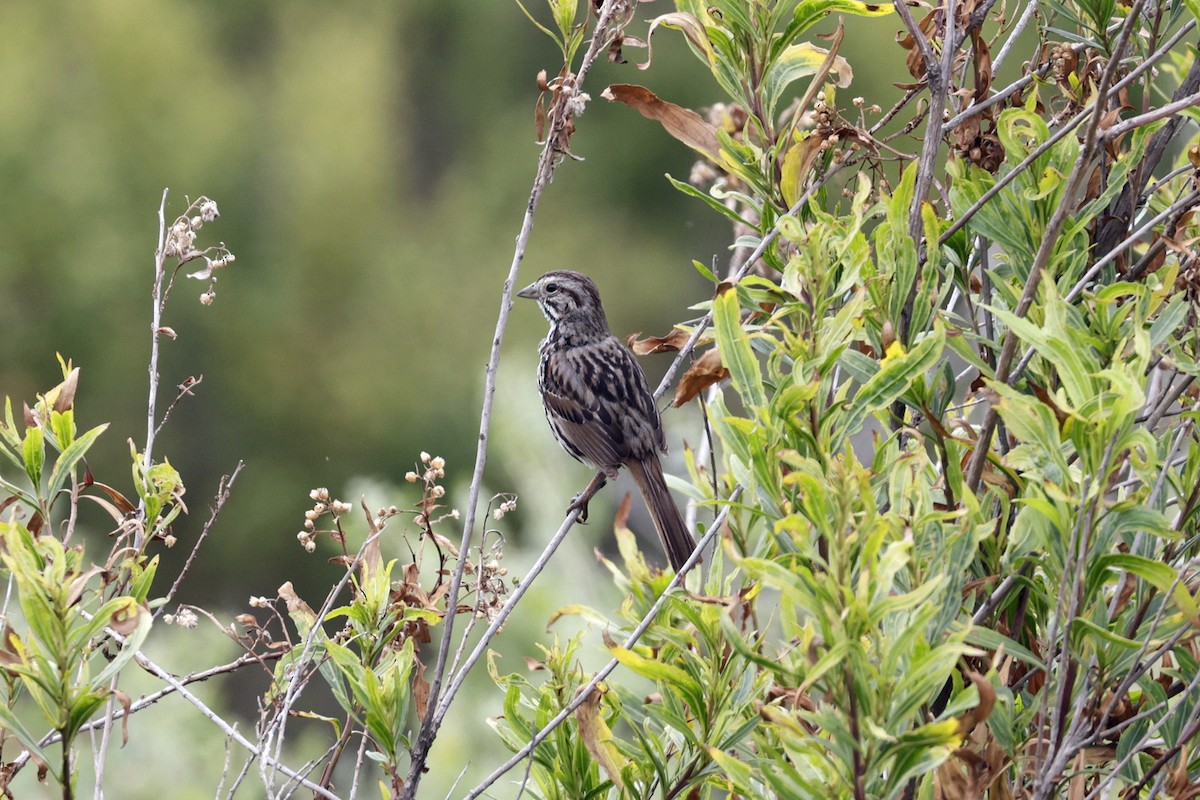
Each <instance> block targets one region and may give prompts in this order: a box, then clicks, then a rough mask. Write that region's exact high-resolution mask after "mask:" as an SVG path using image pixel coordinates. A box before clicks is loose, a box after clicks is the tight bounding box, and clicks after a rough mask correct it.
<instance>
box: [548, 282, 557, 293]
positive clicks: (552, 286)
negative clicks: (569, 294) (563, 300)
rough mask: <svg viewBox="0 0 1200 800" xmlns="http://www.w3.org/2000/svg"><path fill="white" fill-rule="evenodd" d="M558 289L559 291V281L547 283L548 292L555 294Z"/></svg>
mask: <svg viewBox="0 0 1200 800" xmlns="http://www.w3.org/2000/svg"><path fill="white" fill-rule="evenodd" d="M557 291H558V284H557V283H547V284H546V294H554V293H555V292H557Z"/></svg>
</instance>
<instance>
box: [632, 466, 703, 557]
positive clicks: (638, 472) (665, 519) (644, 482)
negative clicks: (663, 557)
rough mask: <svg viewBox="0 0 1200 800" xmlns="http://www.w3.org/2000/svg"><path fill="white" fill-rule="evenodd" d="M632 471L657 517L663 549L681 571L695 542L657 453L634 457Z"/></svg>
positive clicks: (693, 548) (655, 523)
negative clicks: (672, 493) (664, 476)
mask: <svg viewBox="0 0 1200 800" xmlns="http://www.w3.org/2000/svg"><path fill="white" fill-rule="evenodd" d="M629 474H630V475H632V476H633V480H634V483H636V484H637V487H638V491H640V492H641V493H642V499H643V500H645V501H646V508H648V509H649V510H650V516H651V517H653V518H654V527H656V528H658V536H659V538H660V539H662V544H663V549H664V550H666V551H667V558H669V559H670V560H671V566H672V567H673V568H674V569H675V571H676V572H678V571H679V570H681V569H682V568H683V565H684V564H686V563H687V560H688V559H689V558H691V557H692V551H693V550H695V549H696V543H695V541H694V540H693V539H692V535H691V534H690V533H688V529H687V525H685V524H684V522H683V517H682V516H681V515H680V514H679V509H678V508H677V507H676V506H675V501H674V500H673V499H671V492H670V491H668V489H667V482H666V481H665V480H663V471H662V465H661V464H660V463H659V461H658V457H657V456H654V455H651V456H650V457H649V458H647V459H645V460H638V459H631V460H630V461H629Z"/></svg>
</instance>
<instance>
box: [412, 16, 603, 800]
mask: <svg viewBox="0 0 1200 800" xmlns="http://www.w3.org/2000/svg"><path fill="white" fill-rule="evenodd" d="M621 5H622V0H604V4H603V6H601V8H600V11H599V14H598V17H597V20H596V27H595V31H594V33H593V34H592V40H591V43H590V44H589V46H588V49H587V52H586V53H585V55H584V57H583V60H582V61H581V62H580V65H579V70H578V72H577V73H576V74H575V75H574V77H568V78H567V79H566V80H565V81H564V82H563V84H562V86H561V89H560V94H559V95H558V96H557V97H556V99H555V102H554V103H553V104H552V107H551V111H550V114H549V118H550V119H549V121H550V129H549V131H548V133H547V136H546V143H545V145H544V146H543V147H542V152H541V155H540V157H539V158H538V167H537V173H536V176H535V178H534V181H533V188H532V190H531V191H530V195H529V202H528V203H527V205H526V207H525V215H524V218H523V219H522V222H521V229H520V232H519V233H518V234H517V241H516V247H515V248H514V250H513V257H512V262H511V264H510V265H509V270H508V277H507V278H506V279H505V281H504V290H503V292H502V296H501V300H500V311H499V314H498V315H497V318H496V331H495V334H494V336H493V337H492V348H491V353H490V355H489V357H488V364H487V370H486V375H485V380H484V389H483V408H482V412H481V414H480V420H479V440H478V443H477V445H476V451H475V469H474V472H473V474H472V476H471V486H470V489H469V492H468V497H467V506H466V509H465V513H464V514H463V532H462V541H461V543H460V545H459V555H458V561H457V563H456V564H455V568H454V573H453V575H452V577H451V580H450V588H449V591H448V594H447V597H446V609H447V612H446V617H445V620H444V621H443V623H442V628H443V630H442V636H441V641H440V642H439V645H438V653H437V662H436V664H435V666H434V669H433V674H432V677H431V679H430V687H429V701H428V704H427V705H426V708H425V714H424V721H423V722H422V724H421V728H420V731H419V732H418V734H417V740H416V743H415V744H414V746H413V749H412V763H411V766H410V768H409V772H408V777H407V779H406V780H405V784H404V789H403V794H402V797H403V798H404V800H412V798H413V797H415V795H416V791H417V786H418V785H419V783H420V780H421V775H422V773H423V772H424V770H425V761H426V759H427V758H428V755H429V748H430V747H431V746H432V745H433V741H434V738H435V737H436V736H437V732H438V728H439V727H440V724H441V720H442V716H444V714H445V711H444V710H443V711H442V713H441V714H438V713H437V710H438V706H439V704H441V703H442V699H443V698H442V685H443V682H444V680H445V678H446V667H447V663H448V659H449V654H450V641H451V637H452V635H453V633H454V617H455V608H457V605H458V595H459V591H460V589H461V587H462V578H463V573H464V570H465V569H466V563H467V556H468V554H469V552H470V548H471V539H472V536H473V534H474V528H475V512H476V506H477V505H478V503H479V494H480V490H481V488H482V486H483V473H484V468H485V466H486V465H487V448H488V437H489V431H490V429H491V417H492V402H493V400H494V398H495V394H496V375H497V372H498V370H499V367H500V346H501V344H502V343H503V341H504V333H505V331H506V330H507V328H508V315H509V311H510V310H511V309H512V298H513V288H514V286H515V285H516V280H517V272H518V270H519V268H520V266H521V261H522V260H524V258H525V247H526V244H527V242H528V240H529V234H530V232H531V231H532V230H533V217H534V213H535V212H536V211H537V207H538V203H539V201H540V200H541V196H542V193H543V192H544V191H545V188H546V186H547V185H548V184H549V183H550V179H551V178H552V177H553V175H554V171H555V168H556V167H557V166H558V164H559V163H560V161H561V160H562V158H563V155H564V154H563V153H562V152H561V151H560V150H559V147H560V146H561V142H562V141H563V140H564V138H565V136H566V130H567V126H568V125H569V124H570V122H571V119H572V117H573V113H574V112H573V111H572V107H573V106H574V105H575V104H577V103H578V102H579V101H580V87H581V86H583V84H584V80H585V79H586V77H587V74H588V72H589V71H590V70H591V68H592V65H593V64H594V63H595V61H596V59H597V57H599V55H600V54H601V53H602V52H604V50H605V49H606V48H607V47H608V44H609V39H608V37H609V34H610V30H609V28H610V26H611V24H612V22H613V20H614V18H615V17H616V12H617V8H618V7H619V6H621Z"/></svg>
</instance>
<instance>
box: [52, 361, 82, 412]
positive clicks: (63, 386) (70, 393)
mask: <svg viewBox="0 0 1200 800" xmlns="http://www.w3.org/2000/svg"><path fill="white" fill-rule="evenodd" d="M78 386H79V367H76V368H75V369H73V370H71V371H70V372H69V373H68V374H67V377H66V378H64V379H63V382H62V383H60V384H59V385H58V396H57V397H55V398H54V410H55V411H57V412H59V413H60V414H61V413H62V412H64V411H70V410H71V409H72V408H73V407H74V406H75V390H76V388H78Z"/></svg>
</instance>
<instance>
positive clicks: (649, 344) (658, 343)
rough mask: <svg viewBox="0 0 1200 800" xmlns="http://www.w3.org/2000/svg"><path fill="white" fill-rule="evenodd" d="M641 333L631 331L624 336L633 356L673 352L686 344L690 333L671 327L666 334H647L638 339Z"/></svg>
mask: <svg viewBox="0 0 1200 800" xmlns="http://www.w3.org/2000/svg"><path fill="white" fill-rule="evenodd" d="M641 335H642V334H641V333H640V332H638V333H631V334H629V335H628V336H626V337H625V344H626V345H628V346H629V349H630V350H632V351H633V354H634V355H635V356H648V355H652V354H654V353H675V352H678V351H679V349H680V348H681V347H683V346H684V345H685V344H687V340H688V339H689V338H690V337H691V334H690V333H688V332H687V331H685V330H683V329H682V328H672V329H671V332H670V333H668V334H667V335H666V336H647V337H646V338H645V339H639V338H638V337H639V336H641Z"/></svg>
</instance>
